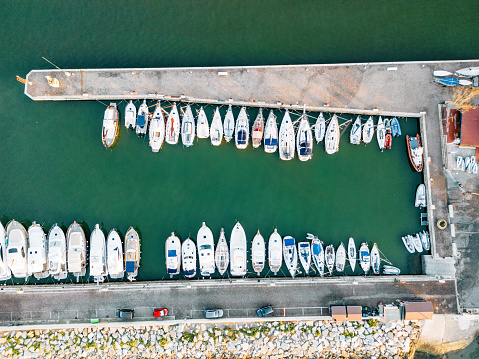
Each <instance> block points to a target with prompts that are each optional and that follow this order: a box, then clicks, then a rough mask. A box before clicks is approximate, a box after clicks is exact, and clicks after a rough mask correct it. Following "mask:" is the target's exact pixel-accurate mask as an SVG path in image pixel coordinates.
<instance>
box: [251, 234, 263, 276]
mask: <svg viewBox="0 0 479 359" xmlns="http://www.w3.org/2000/svg"><path fill="white" fill-rule="evenodd" d="M265 252H266V250H265V245H264V238H263V236H262V235H261V233H259V229H258V233H256V235H255V236H254V238H253V242H252V243H251V262H252V263H253V270H254V271H255V272H256V274H257V275H261V271H262V270H263V269H264V258H265V254H266V253H265Z"/></svg>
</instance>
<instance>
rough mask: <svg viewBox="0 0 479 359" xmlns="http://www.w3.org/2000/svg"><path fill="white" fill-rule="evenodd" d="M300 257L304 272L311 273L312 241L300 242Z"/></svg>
mask: <svg viewBox="0 0 479 359" xmlns="http://www.w3.org/2000/svg"><path fill="white" fill-rule="evenodd" d="M298 257H299V261H300V262H301V265H302V266H303V268H304V273H305V274H306V275H308V274H309V269H310V268H311V243H309V242H299V243H298Z"/></svg>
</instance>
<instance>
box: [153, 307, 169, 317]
mask: <svg viewBox="0 0 479 359" xmlns="http://www.w3.org/2000/svg"><path fill="white" fill-rule="evenodd" d="M153 315H154V316H155V317H166V316H167V315H168V309H167V308H158V309H154V310H153Z"/></svg>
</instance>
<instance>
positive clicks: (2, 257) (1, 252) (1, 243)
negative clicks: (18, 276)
mask: <svg viewBox="0 0 479 359" xmlns="http://www.w3.org/2000/svg"><path fill="white" fill-rule="evenodd" d="M11 277H12V271H11V270H10V268H9V267H8V261H7V240H6V233H5V228H4V227H3V224H2V222H0V281H2V280H8V279H10V278H11Z"/></svg>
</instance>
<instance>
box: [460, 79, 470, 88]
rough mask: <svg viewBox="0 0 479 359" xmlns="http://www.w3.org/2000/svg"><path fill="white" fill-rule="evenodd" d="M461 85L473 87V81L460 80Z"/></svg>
mask: <svg viewBox="0 0 479 359" xmlns="http://www.w3.org/2000/svg"><path fill="white" fill-rule="evenodd" d="M459 85H461V86H471V85H472V81H471V80H464V79H460V80H459Z"/></svg>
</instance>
